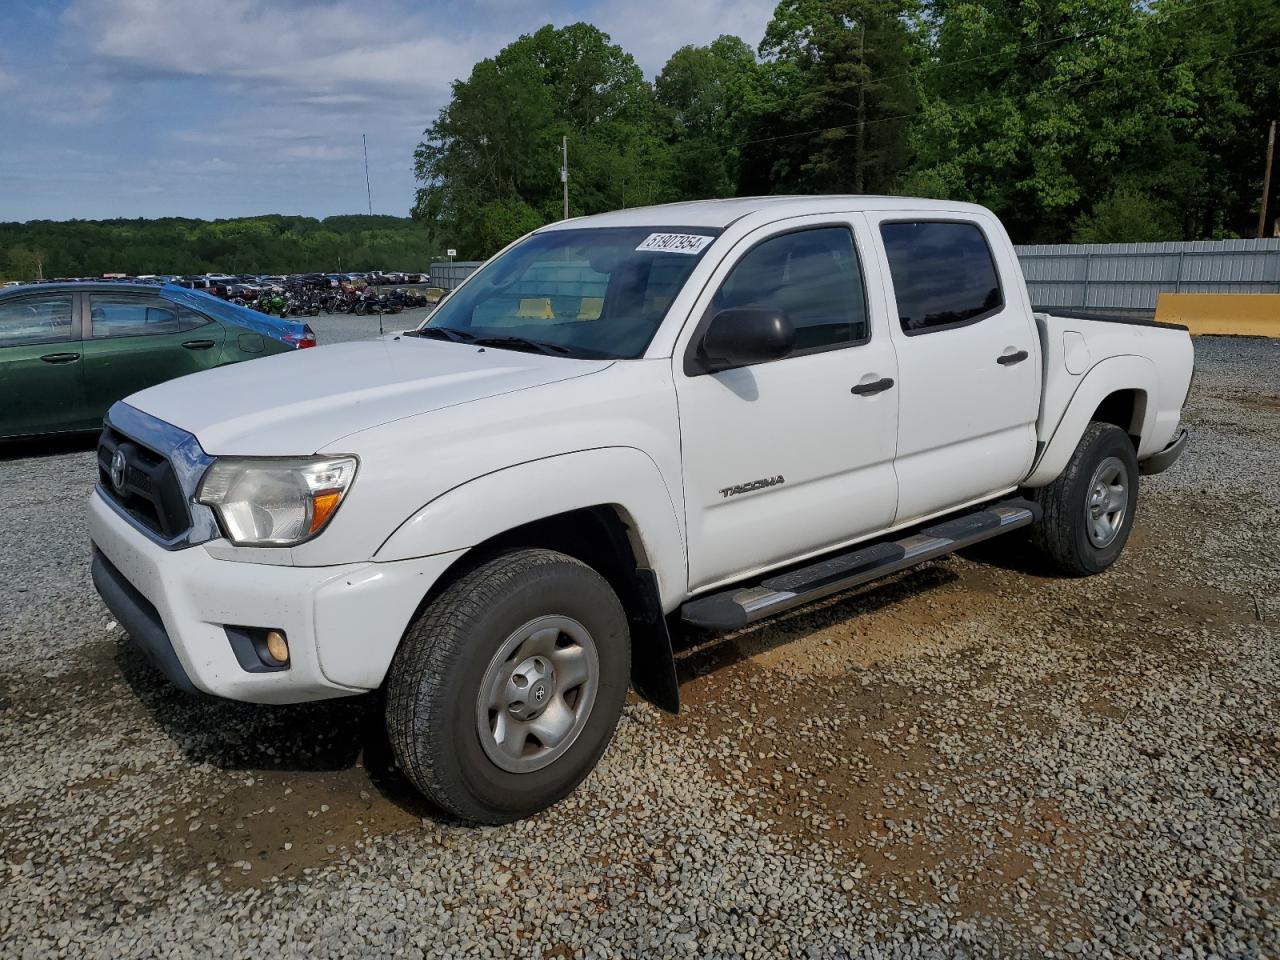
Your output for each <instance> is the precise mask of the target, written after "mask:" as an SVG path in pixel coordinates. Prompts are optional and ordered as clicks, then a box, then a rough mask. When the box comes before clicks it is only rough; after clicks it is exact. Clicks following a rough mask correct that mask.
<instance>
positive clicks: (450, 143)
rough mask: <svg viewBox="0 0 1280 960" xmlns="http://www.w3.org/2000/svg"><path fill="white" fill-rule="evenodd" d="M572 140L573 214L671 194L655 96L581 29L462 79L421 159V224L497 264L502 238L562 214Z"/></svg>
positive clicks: (522, 45) (525, 46)
mask: <svg viewBox="0 0 1280 960" xmlns="http://www.w3.org/2000/svg"><path fill="white" fill-rule="evenodd" d="M566 136H567V137H568V138H569V151H570V171H571V173H570V196H571V212H572V213H574V214H584V213H597V212H599V211H602V210H610V209H614V208H617V207H625V206H635V205H638V204H647V203H655V202H660V201H663V200H667V199H670V198H671V197H672V196H673V192H672V189H671V186H670V168H671V164H670V157H669V150H668V148H667V145H666V144H665V142H664V141H663V140H662V138H661V137H660V136H659V135H658V130H657V123H656V110H655V103H654V99H653V90H652V88H651V87H650V86H649V84H648V83H647V82H645V79H644V75H643V74H642V73H641V71H640V68H639V67H638V66H637V65H636V62H635V60H634V59H633V58H632V57H631V55H630V54H628V53H626V52H625V51H624V50H623V49H622V48H621V47H619V46H617V45H616V44H614V43H612V42H610V40H609V37H608V35H606V34H604V33H602V32H601V31H599V30H597V29H596V28H595V27H593V26H590V25H588V24H581V23H579V24H573V25H571V26H568V27H562V28H560V29H556V28H554V27H550V26H547V27H543V28H541V29H540V30H538V31H537V32H535V33H533V34H527V35H525V36H522V37H520V38H519V39H518V40H516V41H515V42H514V43H512V44H510V45H508V46H507V47H505V48H503V50H501V51H500V52H499V53H498V54H497V56H495V57H493V58H491V59H487V60H482V61H480V62H479V63H477V64H476V65H475V67H474V68H473V69H472V71H471V75H470V76H469V77H468V78H467V79H466V80H461V81H458V82H456V83H454V85H453V95H452V97H451V99H450V101H449V103H448V104H447V105H446V106H445V107H444V108H443V109H442V110H441V111H440V113H439V115H438V116H437V118H436V121H435V122H434V123H433V124H432V125H431V126H430V127H429V128H428V129H427V131H426V136H425V138H424V139H423V141H422V142H421V143H420V144H419V145H418V148H417V150H416V152H415V154H414V172H415V174H416V176H417V178H418V180H419V181H420V182H421V184H422V187H421V189H419V191H418V194H417V199H416V202H415V205H414V216H415V217H416V218H418V219H420V220H422V221H425V222H427V223H430V224H433V225H434V227H435V232H436V233H437V234H438V235H440V236H444V237H448V238H449V239H450V245H451V246H455V247H457V248H458V249H459V250H460V251H461V253H462V254H463V255H464V256H472V257H476V256H487V255H488V254H490V253H492V252H493V250H494V247H493V243H494V237H497V236H501V237H506V236H507V234H508V232H509V230H510V229H515V228H516V227H518V226H520V225H524V224H529V223H533V220H534V217H533V216H532V215H530V213H529V211H533V212H534V214H536V216H537V217H539V218H541V220H542V221H543V222H545V221H548V220H552V219H557V218H559V217H560V216H561V215H562V210H561V183H560V177H559V168H560V144H561V137H566ZM493 204H496V205H497V206H491V205H493ZM499 225H503V226H502V228H501V229H499ZM495 230H496V232H495ZM508 239H509V238H508Z"/></svg>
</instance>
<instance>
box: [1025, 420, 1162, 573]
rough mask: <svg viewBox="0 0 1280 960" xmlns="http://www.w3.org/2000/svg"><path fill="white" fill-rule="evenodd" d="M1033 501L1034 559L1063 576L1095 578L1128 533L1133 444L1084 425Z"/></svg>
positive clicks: (1134, 477)
mask: <svg viewBox="0 0 1280 960" xmlns="http://www.w3.org/2000/svg"><path fill="white" fill-rule="evenodd" d="M1103 486H1105V487H1106V488H1107V489H1106V490H1105V491H1104V490H1103V489H1102V488H1103ZM1034 496H1035V499H1036V501H1037V502H1039V504H1040V506H1041V508H1042V509H1043V510H1044V517H1043V518H1042V519H1041V520H1040V522H1039V523H1037V524H1036V525H1035V526H1034V527H1033V528H1032V531H1031V542H1032V545H1033V546H1034V547H1035V549H1036V550H1037V551H1038V552H1039V553H1040V555H1041V556H1043V557H1044V559H1045V560H1047V561H1048V562H1049V563H1050V564H1051V565H1052V566H1053V567H1054V568H1056V569H1057V570H1058V571H1059V572H1061V573H1065V574H1067V575H1068V576H1073V577H1086V576H1090V575H1092V574H1095V573H1101V572H1102V571H1103V570H1106V569H1107V567H1109V566H1111V564H1113V563H1115V561H1116V558H1118V557H1119V556H1120V552H1121V551H1122V550H1123V549H1124V545H1125V543H1126V542H1127V541H1128V539H1129V531H1130V530H1132V529H1133V518H1134V514H1135V513H1136V511H1137V507H1138V458H1137V455H1136V454H1135V452H1134V449H1133V442H1132V441H1131V440H1130V439H1129V437H1128V435H1127V434H1126V433H1125V432H1124V431H1123V430H1121V429H1120V428H1119V427H1117V426H1115V425H1114V424H1110V423H1091V424H1089V426H1088V428H1087V429H1086V430H1085V432H1084V436H1083V437H1081V438H1080V443H1079V445H1078V446H1077V447H1076V450H1075V453H1073V454H1072V455H1071V459H1070V460H1068V461H1067V465H1066V467H1065V468H1064V469H1063V471H1062V473H1061V475H1059V476H1058V478H1057V479H1056V480H1054V481H1053V482H1052V483H1050V484H1049V485H1048V486H1046V487H1043V488H1041V489H1039V490H1036V491H1034Z"/></svg>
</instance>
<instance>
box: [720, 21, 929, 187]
mask: <svg viewBox="0 0 1280 960" xmlns="http://www.w3.org/2000/svg"><path fill="white" fill-rule="evenodd" d="M911 2H912V0H783V2H781V3H779V4H778V6H777V9H776V10H775V11H774V15H773V19H772V20H771V21H770V22H769V25H768V27H767V29H766V30H765V35H764V40H763V41H762V42H761V44H760V54H761V56H762V57H763V58H764V68H763V74H764V79H765V101H766V102H765V103H764V104H763V105H762V107H761V109H760V110H759V111H758V112H757V114H756V117H755V123H754V125H753V126H754V131H755V136H754V137H753V138H752V142H751V143H750V144H749V147H748V150H747V155H746V164H747V169H746V170H745V175H744V178H743V187H744V188H745V189H746V190H748V191H751V192H757V191H758V192H799V193H840V192H854V193H866V192H887V191H888V190H889V188H890V187H891V186H892V185H893V184H894V183H895V182H896V181H897V179H898V178H899V177H900V176H901V174H902V172H903V170H904V168H905V167H906V165H907V162H908V149H907V135H908V122H909V119H910V116H911V115H912V113H913V112H914V111H915V91H914V88H913V85H912V82H911V75H910V71H911V69H912V67H913V64H914V63H915V61H916V60H917V58H918V43H917V41H916V39H915V35H914V32H913V29H912V26H911V24H912V22H913V20H912V18H913V16H914V13H915V8H914V6H911V5H909V4H911Z"/></svg>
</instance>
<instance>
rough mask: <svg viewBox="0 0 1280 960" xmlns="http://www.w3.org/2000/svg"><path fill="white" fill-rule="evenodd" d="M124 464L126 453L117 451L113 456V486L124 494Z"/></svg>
mask: <svg viewBox="0 0 1280 960" xmlns="http://www.w3.org/2000/svg"><path fill="white" fill-rule="evenodd" d="M124 464H125V461H124V451H123V450H116V452H115V453H113V454H112V455H111V485H112V486H113V487H115V488H116V492H118V493H124Z"/></svg>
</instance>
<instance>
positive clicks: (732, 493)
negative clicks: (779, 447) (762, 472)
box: [720, 475, 787, 499]
mask: <svg viewBox="0 0 1280 960" xmlns="http://www.w3.org/2000/svg"><path fill="white" fill-rule="evenodd" d="M786 482H787V481H786V480H784V479H783V478H782V476H781V475H779V476H776V477H765V478H764V479H763V480H752V481H751V482H750V483H735V484H734V485H733V486H732V487H725V488H724V489H722V490H721V491H720V496H722V497H724V498H725V499H728V498H729V497H736V496H737V495H738V494H740V493H750V492H751V491H752V490H764V489H765V488H766V487H776V486H777V485H778V484H780V483H786Z"/></svg>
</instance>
